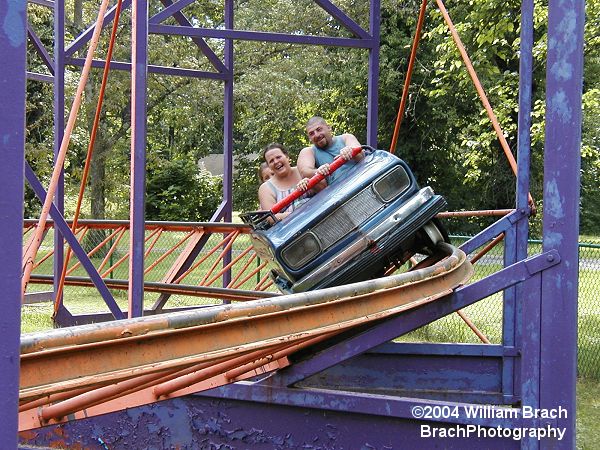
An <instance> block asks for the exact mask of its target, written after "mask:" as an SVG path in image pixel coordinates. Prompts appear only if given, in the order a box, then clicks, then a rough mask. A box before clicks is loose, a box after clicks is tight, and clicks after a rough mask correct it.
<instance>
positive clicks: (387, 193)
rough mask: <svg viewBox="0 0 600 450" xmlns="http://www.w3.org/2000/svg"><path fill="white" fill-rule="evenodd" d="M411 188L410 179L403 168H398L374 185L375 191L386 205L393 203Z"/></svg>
mask: <svg viewBox="0 0 600 450" xmlns="http://www.w3.org/2000/svg"><path fill="white" fill-rule="evenodd" d="M409 186H410V178H409V177H408V174H407V173H406V170H404V168H403V167H402V166H396V167H395V168H394V169H393V170H390V171H389V172H388V173H386V174H385V175H384V176H383V177H381V178H380V179H379V180H377V181H375V182H374V183H373V189H374V190H375V192H376V193H377V195H378V196H379V197H380V198H381V200H383V201H384V202H385V203H388V202H391V201H392V200H394V199H395V198H396V197H398V196H399V195H400V194H401V193H402V192H404V191H405V190H406V188H408V187H409Z"/></svg>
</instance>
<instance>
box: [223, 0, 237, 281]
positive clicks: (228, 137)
mask: <svg viewBox="0 0 600 450" xmlns="http://www.w3.org/2000/svg"><path fill="white" fill-rule="evenodd" d="M233 27H234V22H233V0H225V28H227V29H228V30H233ZM224 60H225V61H224V62H225V67H227V78H226V79H225V85H224V87H223V89H224V98H223V110H224V113H223V114H224V120H223V157H224V158H225V161H224V165H223V167H224V170H223V202H224V203H225V206H224V208H223V211H222V215H223V221H225V222H231V220H232V215H233V214H232V212H233V64H234V61H233V39H225V49H224ZM230 262H231V250H228V251H227V253H226V254H225V257H224V258H223V264H224V265H227V264H229V263H230ZM230 282H231V271H230V270H228V271H227V272H225V273H224V274H223V286H227V285H229V283H230Z"/></svg>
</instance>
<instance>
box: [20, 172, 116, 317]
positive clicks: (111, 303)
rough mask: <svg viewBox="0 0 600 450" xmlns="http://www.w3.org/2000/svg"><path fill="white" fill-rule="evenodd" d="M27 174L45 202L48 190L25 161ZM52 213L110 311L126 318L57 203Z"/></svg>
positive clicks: (59, 228) (60, 230)
mask: <svg viewBox="0 0 600 450" xmlns="http://www.w3.org/2000/svg"><path fill="white" fill-rule="evenodd" d="M25 176H26V178H27V181H28V183H29V185H30V186H31V188H32V189H33V191H34V192H35V195H36V196H37V197H38V198H39V199H40V201H41V202H42V203H44V200H45V199H46V191H45V190H44V188H43V186H42V184H41V183H40V182H39V180H38V179H37V177H36V176H35V173H34V172H33V169H32V168H31V166H30V165H29V164H28V163H27V162H26V163H25ZM50 215H51V216H52V219H53V220H54V228H55V230H57V231H58V233H57V234H59V233H60V234H62V235H63V236H65V238H66V240H67V242H68V243H69V245H70V246H71V249H72V250H73V253H74V254H75V256H77V259H79V261H80V262H81V265H82V266H83V267H84V269H85V270H86V271H87V273H88V275H89V276H90V278H91V280H92V281H93V283H94V285H95V286H96V288H97V289H98V292H100V295H101V296H102V298H103V299H104V302H105V303H106V305H107V306H108V308H109V309H110V311H111V312H112V313H113V315H114V317H115V319H124V318H125V316H124V315H123V313H122V312H121V310H120V309H119V306H118V305H117V303H116V302H115V300H114V298H113V296H112V295H111V293H110V291H109V290H108V288H107V287H106V284H105V283H104V280H103V279H102V277H100V275H99V274H98V271H97V270H96V268H95V267H94V265H93V264H92V262H91V261H90V259H89V257H88V255H87V253H86V252H85V250H84V249H83V248H82V247H81V244H79V241H78V240H77V238H76V237H75V235H74V234H73V232H72V231H71V228H69V225H68V224H67V222H66V221H65V219H64V217H63V216H62V214H61V213H60V212H59V211H58V209H57V208H56V206H55V205H52V206H50Z"/></svg>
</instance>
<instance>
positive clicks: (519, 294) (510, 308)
mask: <svg viewBox="0 0 600 450" xmlns="http://www.w3.org/2000/svg"><path fill="white" fill-rule="evenodd" d="M532 79H533V0H523V1H522V3H521V35H520V56H519V115H518V128H517V133H518V136H517V166H518V170H517V182H516V184H517V186H516V207H517V209H518V210H520V211H527V212H528V213H527V214H529V211H530V208H529V205H528V201H529V189H530V153H531V90H532ZM528 237H529V221H527V220H520V221H519V222H517V223H516V225H515V227H514V228H513V229H512V230H511V232H510V233H507V234H506V238H507V239H506V240H505V242H506V245H507V246H508V245H509V243H512V249H511V251H510V252H506V254H507V255H510V261H511V262H512V261H520V260H523V259H525V258H526V257H527V239H528ZM523 300H524V291H523V285H518V286H515V287H514V288H512V289H510V290H507V291H506V292H505V300H504V311H503V332H502V336H503V343H504V345H512V346H515V347H518V348H521V345H522V333H523V328H522V326H523V321H522V317H523ZM520 375H521V368H519V367H518V366H516V365H515V362H514V361H513V360H507V361H506V362H505V365H504V368H503V382H504V389H503V391H504V392H505V394H507V395H509V394H512V395H515V394H516V395H521V383H522V380H521V376H520Z"/></svg>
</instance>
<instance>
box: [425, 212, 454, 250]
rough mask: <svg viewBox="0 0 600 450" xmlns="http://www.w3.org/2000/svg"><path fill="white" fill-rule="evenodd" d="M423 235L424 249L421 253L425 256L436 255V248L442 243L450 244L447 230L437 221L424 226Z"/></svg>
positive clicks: (431, 221)
mask: <svg viewBox="0 0 600 450" xmlns="http://www.w3.org/2000/svg"><path fill="white" fill-rule="evenodd" d="M421 235H422V241H423V248H422V250H421V251H420V252H419V253H423V254H425V255H432V254H433V253H435V248H436V247H437V245H438V244H439V243H440V242H449V239H448V233H446V229H445V228H444V227H443V226H442V224H441V223H440V222H439V221H438V220H437V219H433V220H430V221H429V222H427V223H426V224H425V225H423V227H422V228H421Z"/></svg>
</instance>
